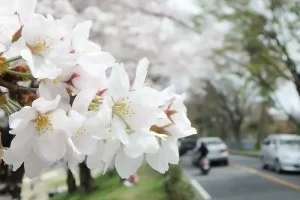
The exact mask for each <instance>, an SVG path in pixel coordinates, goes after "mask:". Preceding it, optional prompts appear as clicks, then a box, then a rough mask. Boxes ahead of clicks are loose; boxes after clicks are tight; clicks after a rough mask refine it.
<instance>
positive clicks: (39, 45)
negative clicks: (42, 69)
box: [28, 38, 51, 54]
mask: <svg viewBox="0 0 300 200" xmlns="http://www.w3.org/2000/svg"><path fill="white" fill-rule="evenodd" d="M28 47H29V49H30V50H31V52H32V53H33V54H38V53H40V52H42V51H45V50H47V49H49V48H50V47H51V44H48V43H47V42H46V40H45V39H42V38H38V39H37V42H36V44H35V45H33V46H30V45H28Z"/></svg>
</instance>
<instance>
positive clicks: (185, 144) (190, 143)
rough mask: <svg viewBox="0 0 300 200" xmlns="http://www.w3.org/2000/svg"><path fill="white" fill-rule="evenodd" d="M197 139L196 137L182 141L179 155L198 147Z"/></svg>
mask: <svg viewBox="0 0 300 200" xmlns="http://www.w3.org/2000/svg"><path fill="white" fill-rule="evenodd" d="M196 142H197V140H196V139H194V138H191V139H185V140H181V141H180V146H179V155H180V156H182V155H184V154H185V153H187V152H188V151H190V150H193V149H194V148H195V147H196Z"/></svg>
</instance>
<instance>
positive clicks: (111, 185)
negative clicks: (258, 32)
mask: <svg viewBox="0 0 300 200" xmlns="http://www.w3.org/2000/svg"><path fill="white" fill-rule="evenodd" d="M139 176H140V181H139V183H138V184H137V185H135V186H134V187H130V188H127V187H124V186H123V185H121V184H120V178H119V176H118V175H117V174H113V175H112V176H111V177H110V176H109V175H108V174H105V175H101V176H99V177H98V178H96V179H95V185H96V186H97V189H95V191H93V192H91V193H89V194H81V193H75V194H71V195H69V194H66V193H63V194H61V195H59V196H57V197H54V198H53V200H82V199H84V200H140V199H147V200H167V199H168V198H167V194H166V192H165V191H164V177H163V176H162V175H161V174H159V173H157V172H155V171H154V170H152V169H151V168H149V167H148V166H146V165H144V166H142V167H141V168H140V170H139Z"/></svg>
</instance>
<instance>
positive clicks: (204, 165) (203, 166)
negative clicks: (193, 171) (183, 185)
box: [199, 158, 210, 175]
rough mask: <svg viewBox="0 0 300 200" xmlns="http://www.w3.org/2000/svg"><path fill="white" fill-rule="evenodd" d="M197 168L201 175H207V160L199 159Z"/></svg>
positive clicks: (208, 166)
mask: <svg viewBox="0 0 300 200" xmlns="http://www.w3.org/2000/svg"><path fill="white" fill-rule="evenodd" d="M199 166H200V170H201V172H202V174H203V175H207V174H208V172H209V171H210V162H209V159H207V158H202V159H200V163H199Z"/></svg>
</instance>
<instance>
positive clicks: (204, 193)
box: [191, 179, 211, 200]
mask: <svg viewBox="0 0 300 200" xmlns="http://www.w3.org/2000/svg"><path fill="white" fill-rule="evenodd" d="M191 183H192V185H193V186H194V188H195V189H196V190H197V192H199V194H200V195H201V196H202V197H203V199H204V200H210V199H211V196H210V195H209V194H208V192H207V191H206V190H205V189H204V188H203V187H202V186H201V185H200V184H199V183H198V181H196V180H195V179H191Z"/></svg>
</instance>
